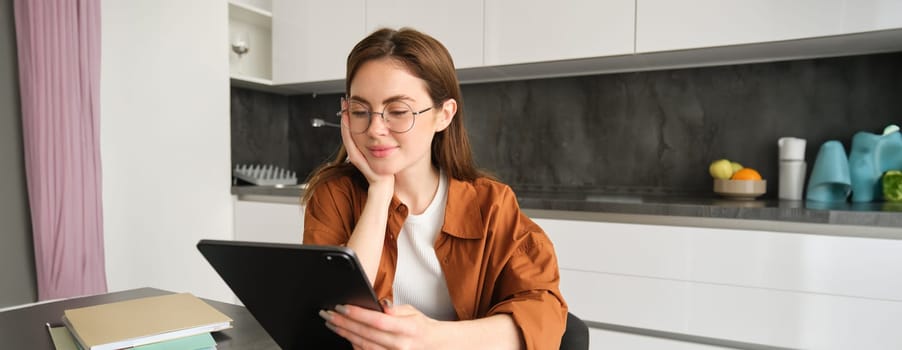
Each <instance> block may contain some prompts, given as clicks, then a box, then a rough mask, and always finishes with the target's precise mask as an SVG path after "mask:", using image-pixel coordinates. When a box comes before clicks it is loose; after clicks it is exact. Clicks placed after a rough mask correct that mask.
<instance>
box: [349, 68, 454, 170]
mask: <svg viewBox="0 0 902 350" xmlns="http://www.w3.org/2000/svg"><path fill="white" fill-rule="evenodd" d="M349 99H350V101H352V102H359V103H362V104H363V105H364V106H366V107H367V108H368V109H369V110H370V111H372V112H377V113H376V114H373V116H372V118H371V119H372V120H371V122H370V125H369V128H368V129H366V131H364V132H361V133H352V134H351V136H352V138H353V139H354V143H355V144H356V145H357V148H358V149H359V150H360V152H361V153H363V155H364V156H365V157H366V159H367V161H368V162H369V164H370V167H371V168H372V169H373V170H374V171H375V172H376V173H379V174H384V175H388V174H398V173H402V172H404V171H406V170H409V169H415V170H416V172H417V173H419V172H421V171H423V170H424V169H428V167H430V166H431V144H432V138H433V136H434V135H435V133H436V132H439V131H441V130H444V129H445V128H446V127H448V125H449V124H450V122H451V119H452V118H453V116H454V112H456V108H457V105H456V102H454V101H453V100H451V101H450V102H449V101H446V102H444V103H443V104H442V105H440V106H438V107H433V103H432V99H431V98H430V97H429V94H428V93H427V92H426V82H425V81H423V80H422V79H420V78H418V77H416V76H414V75H412V74H410V73H409V72H408V71H407V69H406V68H405V67H404V66H403V65H401V64H400V63H398V62H396V61H393V60H391V59H378V60H373V61H369V62H366V63H364V64H363V65H362V66H360V68H358V70H357V73H356V75H355V76H354V80H352V81H351V91H350V94H349ZM397 101H400V102H404V103H405V104H406V105H408V106H410V108H411V110H412V111H413V112H418V111H422V110H424V109H427V108H429V107H433V108H432V109H430V110H428V111H426V112H423V113H421V114H419V115H416V116H414V123H413V127H412V128H411V129H410V130H408V131H407V132H403V133H395V132H392V131H390V130H389V128H388V126H387V125H386V123H385V122H384V121H383V119H382V118H381V117H380V114H378V112H383V111H385V112H386V116H388V113H389V112H391V111H389V110H385V107H386V106H387V105H389V104H392V103H393V102H397ZM342 108H347V106H342ZM393 108H394V107H393Z"/></svg>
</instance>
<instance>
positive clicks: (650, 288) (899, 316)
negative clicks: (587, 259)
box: [561, 269, 902, 349]
mask: <svg viewBox="0 0 902 350" xmlns="http://www.w3.org/2000/svg"><path fill="white" fill-rule="evenodd" d="M561 292H562V293H563V294H564V298H565V299H566V300H567V302H568V304H569V306H570V311H571V312H573V313H574V314H576V315H579V317H580V318H582V319H583V320H584V321H589V322H593V321H594V322H601V323H608V324H615V325H622V326H629V327H636V328H643V329H650V330H657V331H663V332H671V333H678V334H685V335H690V336H700V337H708V338H714V339H722V340H728V341H735V342H742V343H752V344H762V345H768V346H777V347H788V348H803V349H899V348H902V333H900V332H898V331H897V330H896V328H898V325H899V324H902V302H899V301H888V300H879V299H867V298H854V297H844V296H836V295H827V294H816V293H802V292H792V291H782V290H774V289H764V288H748V287H740V286H731V285H723V284H714V283H699V282H689V281H680V280H672V279H661V278H648V277H640V276H630V275H621V274H611V273H598V272H588V271H573V270H568V269H562V270H561Z"/></svg>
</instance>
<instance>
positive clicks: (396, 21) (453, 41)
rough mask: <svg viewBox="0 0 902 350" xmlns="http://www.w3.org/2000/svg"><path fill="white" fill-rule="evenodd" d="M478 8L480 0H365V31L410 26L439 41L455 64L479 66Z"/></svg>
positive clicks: (480, 15)
mask: <svg viewBox="0 0 902 350" xmlns="http://www.w3.org/2000/svg"><path fill="white" fill-rule="evenodd" d="M482 8H483V1H482V0H460V1H441V2H439V1H422V0H367V1H366V33H370V32H373V31H375V30H376V29H379V28H383V27H388V28H393V29H398V28H401V27H411V28H414V29H417V30H419V31H422V32H424V33H427V34H429V35H431V36H433V37H435V38H436V39H438V41H440V42H442V44H444V45H445V46H446V47H447V48H448V51H450V52H451V56H452V59H453V60H454V65H455V67H457V68H471V67H479V66H482V65H483V61H482V57H483V51H482V50H483V45H482V38H483V13H482ZM358 39H362V37H361V38H358ZM348 51H350V47H349V48H348Z"/></svg>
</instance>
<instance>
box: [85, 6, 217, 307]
mask: <svg viewBox="0 0 902 350" xmlns="http://www.w3.org/2000/svg"><path fill="white" fill-rule="evenodd" d="M102 16H103V22H102V29H103V49H102V65H101V72H102V73H101V122H100V124H101V128H100V129H101V156H102V161H103V192H104V193H103V201H104V203H103V205H104V230H105V248H106V268H107V278H108V282H109V288H110V291H118V290H124V289H132V288H140V287H145V286H147V287H155V288H160V289H166V290H171V291H178V292H182V291H185V292H192V293H195V294H196V295H198V296H201V297H206V298H212V299H217V300H224V301H229V300H232V299H231V298H232V296H231V293H230V292H229V290H228V288H227V287H226V286H225V284H224V283H223V282H221V280H220V279H219V277H218V276H217V275H216V274H215V272H214V271H213V270H212V269H211V268H210V267H209V265H208V264H207V263H206V261H205V260H204V259H203V257H202V256H201V255H200V254H199V253H198V252H197V249H196V248H195V244H196V243H197V241H198V240H199V239H201V238H217V239H231V238H232V236H233V234H232V202H231V196H230V193H229V191H230V189H229V188H230V179H231V178H230V174H229V168H230V159H229V157H230V136H229V135H230V132H229V80H228V76H229V71H228V51H227V50H228V46H227V43H228V41H227V40H228V39H227V36H228V28H227V23H228V12H227V3H226V0H192V1H180V0H154V1H150V0H145V1H122V0H103V1H102Z"/></svg>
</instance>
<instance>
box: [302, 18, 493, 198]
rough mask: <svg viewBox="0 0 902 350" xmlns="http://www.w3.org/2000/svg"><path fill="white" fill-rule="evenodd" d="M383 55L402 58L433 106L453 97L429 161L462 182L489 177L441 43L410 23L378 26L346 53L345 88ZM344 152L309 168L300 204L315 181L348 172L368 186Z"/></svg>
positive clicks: (399, 60)
mask: <svg viewBox="0 0 902 350" xmlns="http://www.w3.org/2000/svg"><path fill="white" fill-rule="evenodd" d="M382 58H390V59H392V60H394V61H396V62H398V63H401V64H402V65H403V66H404V67H405V68H406V69H407V70H408V71H409V72H410V73H411V74H413V75H414V76H416V77H418V78H420V79H423V81H425V82H426V90H427V93H429V97H430V98H431V99H432V104H433V106H435V107H439V106H441V105H442V103H444V102H445V101H447V100H448V99H452V98H453V99H454V100H455V101H457V114H455V115H454V119H452V120H451V124H450V125H449V126H448V127H447V128H445V129H444V130H442V131H440V132H438V133H436V134H435V137H434V138H433V139H432V164H433V165H434V166H436V167H438V168H439V169H442V170H444V171H445V173H446V174H448V176H450V177H452V178H454V179H457V180H461V181H473V180H476V179H477V178H480V177H491V178H494V177H493V176H491V175H490V174H488V173H486V172H484V171H482V170H479V169H478V168H476V165H475V163H474V161H473V155H472V152H471V150H470V140H469V138H468V137H467V131H466V129H464V118H463V96H462V95H461V92H460V83H459V82H458V80H457V73H456V72H455V70H454V62H453V61H452V60H451V54H449V53H448V50H447V49H446V48H445V46H444V45H442V44H441V43H440V42H439V41H438V40H435V38H433V37H431V36H429V35H426V34H424V33H421V32H419V31H416V30H414V29H411V28H401V29H399V30H393V29H388V28H383V29H380V30H377V31H375V32H373V33H372V34H370V35H369V36H367V37H366V38H364V39H363V40H361V41H360V42H359V43H357V45H356V46H354V49H353V50H351V53H350V54H348V66H347V75H346V76H345V91H351V82H352V81H353V80H354V76H355V74H357V70H358V69H360V67H361V66H362V65H363V64H364V63H366V62H369V61H371V60H376V59H382ZM347 156H348V153H347V150H345V148H344V145H341V146H339V148H338V151H337V154H336V156H335V159H333V160H332V161H329V162H326V163H325V164H323V165H320V166H319V167H318V168H317V169H316V170H314V171H313V172H312V173H311V175H310V177H308V178H307V190H306V192H305V193H304V200H303V202H304V203H307V202H308V201H309V200H310V198H311V197H312V195H313V193H314V192H315V191H316V188H317V187H318V186H319V185H321V184H323V183H325V182H327V181H329V180H331V179H334V178H338V177H342V176H350V177H351V178H352V179H353V181H354V183H356V184H357V185H358V186H361V187H362V188H366V187H368V185H369V184H368V183H367V181H366V178H365V177H364V176H363V174H361V173H360V171H359V170H357V168H356V167H354V165H353V164H351V163H348V162H346V159H347Z"/></svg>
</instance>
